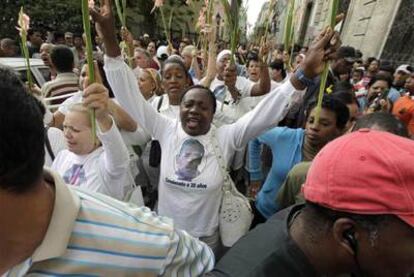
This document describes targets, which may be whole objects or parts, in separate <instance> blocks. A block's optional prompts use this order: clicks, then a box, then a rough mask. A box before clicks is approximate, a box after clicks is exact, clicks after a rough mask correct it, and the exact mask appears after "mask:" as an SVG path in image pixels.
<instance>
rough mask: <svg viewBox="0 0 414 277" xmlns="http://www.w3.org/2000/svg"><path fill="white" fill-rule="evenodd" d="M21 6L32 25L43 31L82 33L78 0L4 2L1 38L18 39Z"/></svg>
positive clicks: (19, 0) (18, 0) (0, 17)
mask: <svg viewBox="0 0 414 277" xmlns="http://www.w3.org/2000/svg"><path fill="white" fill-rule="evenodd" d="M21 6H24V9H25V12H26V13H27V14H28V15H29V16H30V19H31V20H30V25H31V27H33V28H36V29H40V30H42V31H44V32H45V31H48V30H51V31H54V30H60V31H63V32H64V31H72V32H80V31H82V13H81V7H80V1H76V0H53V1H52V0H2V1H0V11H1V15H0V37H6V36H7V37H11V38H17V36H18V32H17V30H16V29H15V26H16V22H17V15H18V12H19V9H20V7H21Z"/></svg>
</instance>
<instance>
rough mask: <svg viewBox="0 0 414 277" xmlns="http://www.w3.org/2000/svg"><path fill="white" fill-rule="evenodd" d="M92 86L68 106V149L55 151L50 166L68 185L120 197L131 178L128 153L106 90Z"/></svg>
mask: <svg viewBox="0 0 414 277" xmlns="http://www.w3.org/2000/svg"><path fill="white" fill-rule="evenodd" d="M94 87H96V85H95V84H92V85H90V86H89V87H87V88H86V89H85V90H84V92H83V103H76V104H73V105H71V106H70V107H69V109H68V113H67V114H66V116H65V119H64V122H63V133H64V136H65V140H66V145H67V149H66V150H62V151H60V152H59V153H58V154H57V156H56V159H55V160H54V161H53V164H52V169H54V170H55V171H57V172H58V173H59V174H60V175H61V176H62V177H63V179H64V181H65V182H66V183H67V184H68V185H73V186H78V187H81V188H84V189H86V190H90V191H95V192H100V193H103V194H106V195H109V196H111V197H113V198H116V199H119V200H122V199H123V198H124V190H125V189H127V188H128V187H129V185H131V181H132V180H131V179H130V175H129V174H130V171H129V170H130V168H129V153H128V149H127V147H126V146H125V144H124V141H123V140H122V137H121V134H120V133H119V130H118V128H117V127H116V124H115V122H114V120H113V118H112V117H111V116H110V115H109V110H108V101H109V97H108V91H107V90H106V89H104V87H103V86H99V88H100V89H99V90H96V89H94ZM91 91H93V93H91ZM89 109H94V110H95V116H96V128H97V138H94V137H93V134H92V126H91V121H90V114H89Z"/></svg>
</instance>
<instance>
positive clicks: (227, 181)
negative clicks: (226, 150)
mask: <svg viewBox="0 0 414 277" xmlns="http://www.w3.org/2000/svg"><path fill="white" fill-rule="evenodd" d="M211 128H212V129H211V134H210V141H211V144H212V145H213V151H214V155H215V156H216V158H217V161H218V164H219V167H220V170H221V173H222V175H223V178H224V186H223V188H224V190H225V191H231V190H233V189H235V188H236V187H235V185H234V183H233V180H232V179H231V177H230V174H229V171H228V169H227V166H226V162H225V161H224V157H223V154H222V153H223V151H222V150H221V149H220V146H219V143H218V140H217V137H216V128H215V127H214V126H211Z"/></svg>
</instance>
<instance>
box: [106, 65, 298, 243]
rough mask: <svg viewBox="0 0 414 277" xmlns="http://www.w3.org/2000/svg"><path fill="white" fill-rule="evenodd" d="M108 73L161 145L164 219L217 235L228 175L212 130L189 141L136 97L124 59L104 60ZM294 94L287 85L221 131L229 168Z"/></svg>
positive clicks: (273, 122) (198, 232)
mask: <svg viewBox="0 0 414 277" xmlns="http://www.w3.org/2000/svg"><path fill="white" fill-rule="evenodd" d="M105 71H106V75H107V79H108V81H109V84H110V85H111V87H112V90H113V91H114V93H115V95H116V98H117V99H118V101H119V103H120V105H121V106H122V107H123V108H124V109H125V110H126V111H127V112H128V113H129V114H130V115H131V116H132V117H133V118H134V119H135V120H136V121H137V122H138V124H140V125H141V126H142V127H143V128H144V129H145V130H147V131H148V132H149V133H151V135H152V137H154V138H155V139H157V140H159V142H160V145H161V149H162V158H161V173H160V183H159V206H158V212H159V214H160V215H164V216H168V217H171V218H173V219H174V222H175V223H176V225H177V226H178V228H180V229H184V230H186V231H187V232H189V233H190V234H191V235H193V236H195V237H203V236H210V235H212V234H213V233H214V232H215V231H216V230H217V228H218V215H219V208H220V204H221V199H222V186H223V175H222V173H221V170H220V168H219V163H218V161H217V158H216V156H215V154H214V151H213V145H212V143H211V137H210V136H211V130H210V131H209V132H208V133H207V134H205V135H201V136H190V135H188V134H187V133H185V132H184V130H183V128H182V126H181V122H180V120H179V119H171V118H168V117H165V116H163V115H162V114H159V113H158V112H157V111H156V110H155V109H154V108H153V107H152V106H151V105H150V104H148V103H147V102H146V101H145V99H144V98H143V97H142V96H141V94H140V93H136V92H137V91H138V90H139V89H138V86H137V83H136V80H135V76H134V74H133V72H132V71H131V69H130V68H129V67H128V66H127V65H126V64H125V63H124V62H123V60H122V59H121V58H119V57H118V58H109V57H105ZM294 91H295V89H294V87H293V86H292V84H291V83H290V82H286V84H284V85H282V86H280V87H278V88H277V89H275V91H273V92H271V93H270V94H269V95H268V96H267V98H266V101H262V102H261V103H259V105H257V107H256V108H255V109H254V110H253V111H252V112H250V113H248V114H246V115H245V116H243V117H242V118H240V119H239V120H238V121H237V122H235V123H233V124H228V125H224V126H221V127H219V128H217V130H216V136H217V140H218V141H219V142H220V144H221V145H220V147H221V151H220V153H221V154H222V155H223V158H224V160H225V161H226V163H227V166H229V164H230V163H231V160H232V157H233V155H234V153H235V151H236V150H238V149H240V148H242V147H243V146H245V145H246V144H247V143H248V141H249V140H250V139H252V138H254V137H256V136H257V135H259V134H260V133H262V132H263V131H265V130H266V129H267V128H270V127H273V126H275V125H276V124H277V123H278V122H279V121H280V120H281V119H282V118H283V117H284V115H285V113H286V112H287V108H288V105H289V102H290V98H291V96H292V94H293V93H294Z"/></svg>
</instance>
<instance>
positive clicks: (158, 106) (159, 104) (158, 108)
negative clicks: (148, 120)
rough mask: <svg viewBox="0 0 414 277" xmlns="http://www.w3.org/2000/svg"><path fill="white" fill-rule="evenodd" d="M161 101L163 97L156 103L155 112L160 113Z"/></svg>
mask: <svg viewBox="0 0 414 277" xmlns="http://www.w3.org/2000/svg"><path fill="white" fill-rule="evenodd" d="M162 100H164V95H161V97H160V101H158V104H157V112H160V109H161V105H162Z"/></svg>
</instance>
